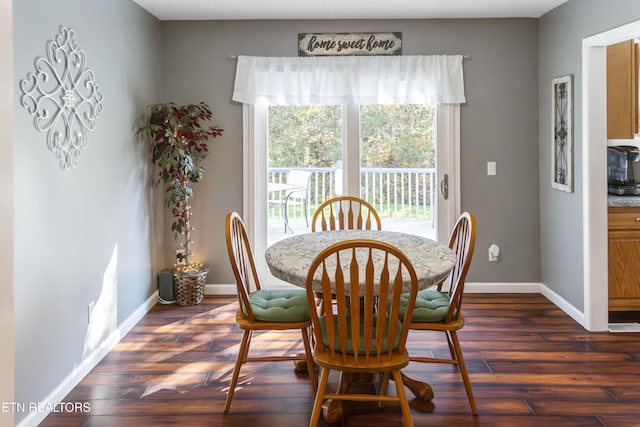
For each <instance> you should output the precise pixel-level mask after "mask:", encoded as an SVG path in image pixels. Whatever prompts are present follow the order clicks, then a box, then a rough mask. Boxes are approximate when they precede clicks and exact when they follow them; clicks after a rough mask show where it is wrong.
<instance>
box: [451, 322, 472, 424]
mask: <svg viewBox="0 0 640 427" xmlns="http://www.w3.org/2000/svg"><path fill="white" fill-rule="evenodd" d="M451 339H452V340H453V347H454V348H455V351H456V359H457V360H458V368H459V369H460V375H461V376H462V382H463V383H464V389H465V390H466V392H467V397H468V398H469V404H470V405H471V413H472V414H473V415H478V409H477V408H476V401H475V399H474V398H473V390H472V389H471V381H470V380H469V374H468V373H467V367H466V365H465V364H464V357H463V356H462V348H461V347H460V341H459V340H458V335H457V334H456V332H455V331H451Z"/></svg>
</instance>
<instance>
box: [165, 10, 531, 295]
mask: <svg viewBox="0 0 640 427" xmlns="http://www.w3.org/2000/svg"><path fill="white" fill-rule="evenodd" d="M162 25H163V37H164V42H163V43H164V44H163V52H164V62H163V69H164V81H163V91H164V92H163V96H164V99H165V100H174V101H176V102H197V101H200V100H204V101H207V102H209V103H210V104H211V106H212V107H213V110H214V116H215V120H214V121H215V123H216V124H218V125H220V126H221V127H222V128H223V129H225V133H224V135H223V137H222V138H221V139H219V140H216V141H214V142H213V143H212V144H211V155H210V156H209V158H208V159H207V163H206V167H207V174H206V175H205V178H204V181H203V182H201V183H200V184H198V186H197V187H196V188H195V192H196V194H195V198H194V203H193V206H194V211H195V217H194V221H195V227H196V236H195V237H194V240H195V248H194V249H195V252H196V253H199V254H200V255H201V257H202V258H203V260H204V261H205V262H206V263H207V264H208V265H209V266H210V267H212V272H211V276H210V278H209V280H208V281H209V283H220V284H224V283H233V275H232V273H231V269H230V268H229V266H228V260H227V256H226V252H225V251H226V249H225V244H224V225H223V224H224V217H225V214H226V213H227V212H228V211H230V210H238V211H241V210H242V156H243V153H242V109H241V106H240V105H238V104H236V103H233V102H231V93H232V88H233V82H234V76H235V62H234V61H232V60H228V59H227V56H228V55H260V56H296V55H297V33H299V32H368V31H372V32H373V31H382V32H384V31H400V32H402V37H403V53H404V54H407V55H410V54H465V55H470V56H471V59H469V60H465V63H464V72H465V88H466V94H467V103H466V104H464V105H463V106H462V108H461V153H462V154H461V171H462V172H461V204H462V209H463V210H470V211H472V212H474V213H475V214H476V216H477V220H478V237H477V243H476V245H477V246H476V248H477V256H476V257H475V259H474V262H473V264H472V266H471V270H470V273H469V274H470V276H469V280H471V281H479V282H539V281H540V271H539V265H540V263H539V253H540V250H539V239H538V236H539V229H538V223H539V219H538V212H539V207H538V200H539V194H538V185H539V180H538V87H537V85H538V62H537V55H538V33H537V20H535V19H481V20H396V21H384V20H380V21H225V22H163V24H162ZM487 161H495V162H497V170H498V174H497V176H492V177H489V176H487V175H486V164H487ZM166 239H167V240H168V239H171V237H170V236H169V235H167V237H166ZM491 243H497V244H498V245H500V247H501V249H502V260H501V262H499V263H489V262H488V260H487V255H486V254H487V248H488V247H489V245H490V244H491ZM175 248H176V246H172V245H167V247H166V251H165V261H166V263H167V264H168V265H169V264H170V263H171V262H172V260H173V259H174V254H175Z"/></svg>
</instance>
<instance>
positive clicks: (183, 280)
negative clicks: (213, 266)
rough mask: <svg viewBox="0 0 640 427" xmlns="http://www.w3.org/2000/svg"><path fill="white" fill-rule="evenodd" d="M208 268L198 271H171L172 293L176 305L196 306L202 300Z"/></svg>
mask: <svg viewBox="0 0 640 427" xmlns="http://www.w3.org/2000/svg"><path fill="white" fill-rule="evenodd" d="M207 274H209V269H208V268H201V269H200V270H198V271H181V270H173V293H174V297H175V300H176V303H177V304H178V305H196V304H200V303H201V302H202V299H203V298H204V286H205V285H206V284H207Z"/></svg>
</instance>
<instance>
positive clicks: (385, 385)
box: [378, 372, 391, 408]
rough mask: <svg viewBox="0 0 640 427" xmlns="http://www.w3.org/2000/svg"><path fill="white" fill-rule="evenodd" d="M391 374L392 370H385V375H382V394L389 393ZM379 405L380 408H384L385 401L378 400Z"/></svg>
mask: <svg viewBox="0 0 640 427" xmlns="http://www.w3.org/2000/svg"><path fill="white" fill-rule="evenodd" d="M390 376H391V373H390V372H385V373H384V376H383V377H382V385H381V386H380V396H386V395H387V388H388V387H389V377H390ZM378 407H379V408H384V401H382V400H381V401H379V402H378Z"/></svg>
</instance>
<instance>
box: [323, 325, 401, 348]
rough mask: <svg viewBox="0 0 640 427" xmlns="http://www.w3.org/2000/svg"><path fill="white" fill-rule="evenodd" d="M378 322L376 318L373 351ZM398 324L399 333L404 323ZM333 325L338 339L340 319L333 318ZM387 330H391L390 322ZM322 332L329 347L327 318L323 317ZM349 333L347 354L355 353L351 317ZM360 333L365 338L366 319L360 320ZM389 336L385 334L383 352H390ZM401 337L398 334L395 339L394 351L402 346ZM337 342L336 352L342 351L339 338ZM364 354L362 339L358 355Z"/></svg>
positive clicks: (373, 343) (348, 327) (374, 343)
mask: <svg viewBox="0 0 640 427" xmlns="http://www.w3.org/2000/svg"><path fill="white" fill-rule="evenodd" d="M376 322H377V319H376V318H375V317H374V320H373V332H372V335H373V341H372V343H371V348H372V349H375V347H376V339H375V336H376V326H375V325H376ZM397 322H398V326H397V327H398V329H397V330H398V331H399V330H400V329H401V328H402V322H400V321H399V320H397ZM333 324H334V330H335V333H336V337H337V334H338V318H337V317H334V318H333ZM385 329H386V330H387V331H388V330H389V322H388V321H387V324H386V328H385ZM320 330H321V331H322V338H323V341H324V345H326V346H328V345H329V340H328V339H327V318H326V317H325V316H322V317H321V318H320ZM347 331H348V333H347V338H348V340H347V349H346V351H347V353H354V351H353V341H352V335H351V317H347ZM360 331H361V334H360V336H361V337H363V331H364V319H362V318H360ZM387 335H388V334H387V333H385V334H384V342H383V343H382V351H389V342H388V340H387ZM399 335H400V334H396V339H395V342H394V343H393V347H392V348H393V349H396V348H398V346H399V345H400V336H399ZM336 341H337V342H336V351H342V346H341V345H340V342H339V340H338V339H337V338H336ZM364 353H365V351H364V343H363V342H362V338H361V339H360V346H359V350H358V354H364Z"/></svg>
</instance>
